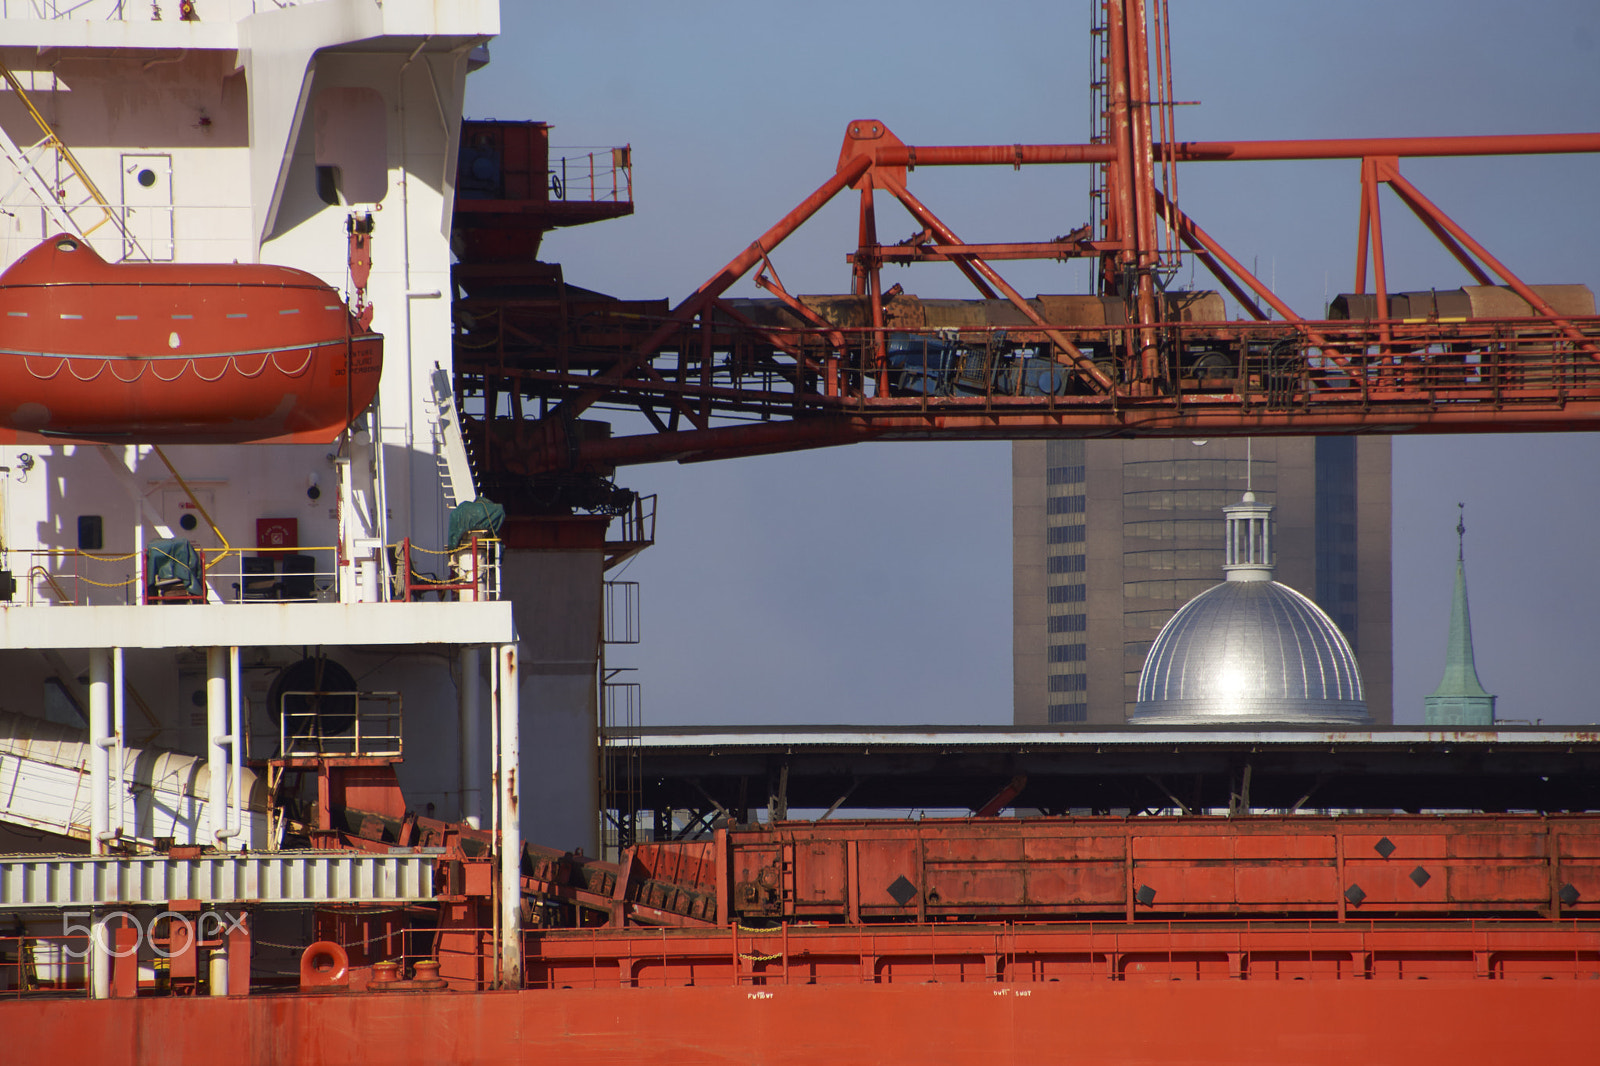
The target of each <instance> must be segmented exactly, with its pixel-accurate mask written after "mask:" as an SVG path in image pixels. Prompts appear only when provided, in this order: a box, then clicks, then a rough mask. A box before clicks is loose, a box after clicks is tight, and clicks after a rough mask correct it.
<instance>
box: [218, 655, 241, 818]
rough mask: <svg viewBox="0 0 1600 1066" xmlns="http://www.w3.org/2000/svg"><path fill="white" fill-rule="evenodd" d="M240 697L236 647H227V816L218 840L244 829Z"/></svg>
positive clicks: (225, 815) (225, 738)
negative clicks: (241, 782) (241, 801)
mask: <svg viewBox="0 0 1600 1066" xmlns="http://www.w3.org/2000/svg"><path fill="white" fill-rule="evenodd" d="M242 698H243V696H242V694H241V693H240V691H239V649H238V647H230V648H229V649H228V733H227V735H226V736H224V737H220V738H218V739H220V740H221V741H222V742H223V743H224V744H226V745H227V748H228V761H229V763H230V766H229V770H228V794H229V806H230V807H231V809H232V810H231V815H229V814H226V813H225V814H224V817H223V819H222V822H223V829H222V832H220V833H218V834H217V839H218V840H230V839H232V838H233V837H236V836H238V835H239V834H240V833H242V832H244V818H243V816H242V813H241V811H240V809H239V793H240V790H241V786H240V770H241V768H242V765H243V764H242V761H241V758H240V749H241V747H242V745H241V744H240V743H239V738H240V737H241V736H242V735H243V734H242V733H241V732H240V730H239V718H240V714H239V705H240V700H241V699H242Z"/></svg>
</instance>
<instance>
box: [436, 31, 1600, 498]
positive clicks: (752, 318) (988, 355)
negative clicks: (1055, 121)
mask: <svg viewBox="0 0 1600 1066" xmlns="http://www.w3.org/2000/svg"><path fill="white" fill-rule="evenodd" d="M1152 2H1153V8H1151V9H1150V10H1149V11H1147V9H1146V3H1145V0H1111V2H1107V3H1105V4H1104V5H1103V6H1102V7H1101V9H1100V10H1101V13H1102V15H1103V18H1102V20H1101V23H1100V24H1099V25H1097V26H1096V27H1095V32H1096V40H1097V41H1099V42H1101V46H1102V47H1101V54H1100V63H1101V74H1100V76H1099V78H1098V80H1097V81H1096V94H1097V102H1098V106H1097V110H1098V112H1099V114H1100V116H1101V119H1102V121H1101V123H1100V124H1099V128H1098V129H1097V130H1096V136H1095V138H1094V139H1093V140H1092V141H1091V142H1090V143H1087V144H1055V145H1020V144H1018V145H965V146H949V145H945V146H922V145H907V144H905V143H904V142H902V141H901V140H900V139H899V138H898V137H896V136H895V135H894V134H893V132H891V131H890V130H889V129H888V128H887V127H886V126H885V125H884V124H883V123H882V122H878V121H875V120H861V121H857V122H852V123H850V125H849V127H848V128H847V130H846V133H845V138H844V143H843V147H842V149H841V151H840V155H839V159H838V162H837V164H836V167H835V169H834V172H833V174H832V175H831V176H830V177H828V178H827V180H825V181H824V182H823V183H822V184H821V185H820V186H819V187H818V188H817V189H816V191H815V192H813V193H812V194H811V195H810V196H808V197H807V198H806V199H805V200H803V201H802V202H801V203H800V204H798V205H796V206H795V207H794V209H793V210H791V211H789V212H788V213H787V214H785V215H784V216H783V217H782V218H781V219H779V220H778V222H777V223H775V224H774V225H773V226H772V227H771V228H769V229H768V230H767V231H766V232H765V233H764V234H762V235H761V236H760V237H758V238H757V239H756V240H754V241H753V242H751V243H750V244H749V245H748V246H747V247H746V248H745V249H744V251H742V252H741V253H740V254H739V255H737V256H735V257H734V258H733V259H732V260H731V261H730V262H729V263H728V264H727V265H726V266H724V267H723V268H722V269H721V270H719V271H717V272H716V273H715V274H713V275H712V276H711V277H710V278H708V279H707V280H706V281H705V282H704V283H703V284H702V285H701V286H700V287H699V288H698V289H697V290H696V291H695V292H694V293H693V294H692V295H690V296H689V297H688V298H687V299H685V300H684V301H683V302H682V303H680V304H679V305H678V306H677V307H674V308H672V309H670V310H668V309H667V308H666V306H665V303H664V302H631V303H624V302H622V301H615V300H609V299H606V298H602V297H598V296H596V295H595V294H571V293H569V294H567V295H566V296H565V297H564V298H563V299H562V300H561V301H560V302H559V303H560V306H559V307H554V306H551V305H549V304H536V303H535V302H532V301H527V300H512V299H506V298H503V297H498V296H487V297H483V298H472V299H467V300H464V301H460V302H459V304H458V309H459V311H460V317H458V324H459V325H460V344H459V346H458V349H457V355H456V368H457V387H458V390H459V391H460V393H461V394H462V395H463V396H464V397H466V398H467V409H468V410H469V411H471V410H473V409H474V408H476V409H477V410H478V411H480V412H499V414H498V415H497V416H496V417H494V418H490V419H487V420H486V421H487V422H491V423H493V425H492V429H491V428H489V427H487V426H484V427H480V429H479V432H478V434H477V443H478V445H479V451H480V469H482V470H484V471H485V474H486V476H487V477H488V479H489V480H490V482H491V483H492V482H495V481H497V480H499V481H501V482H502V483H505V484H508V485H509V484H513V483H519V482H520V483H526V479H527V478H529V477H530V476H532V477H535V478H545V479H547V478H551V477H555V478H560V477H563V476H568V475H571V474H601V475H606V474H609V472H610V471H611V470H612V469H614V468H615V467H616V466H619V465H626V464H632V463H642V462H654V461H662V460H671V459H677V460H683V459H711V458H727V457H734V456H740V455H749V454H759V453H766V452H779V451H789V450H795V449H800V448H811V447H822V446H828V445H835V444H844V443H850V442H854V441H863V440H873V439H907V438H922V439H997V438H998V439H1006V438H1022V437H1040V436H1061V435H1084V434H1093V435H1096V436H1145V435H1156V436H1162V435H1165V436H1208V437H1209V436H1225V435H1237V434H1258V435H1259V434H1268V433H1297V434H1304V433H1316V432H1322V431H1333V430H1337V431H1341V432H1375V433H1395V432H1462V431H1468V430H1503V431H1530V430H1557V429H1559V430H1578V429H1595V428H1600V319H1597V318H1596V316H1595V313H1594V312H1595V308H1594V299H1593V295H1592V294H1591V293H1589V292H1588V290H1587V289H1584V288H1582V287H1581V286H1530V285H1529V284H1527V283H1526V282H1524V281H1523V279H1522V278H1521V277H1519V276H1518V275H1517V273H1515V272H1514V271H1513V270H1512V268H1511V267H1510V266H1508V265H1507V264H1506V263H1504V262H1502V261H1501V260H1500V259H1498V258H1496V257H1495V256H1494V254H1493V253H1492V252H1491V251H1490V250H1489V249H1488V248H1486V247H1484V246H1483V245H1482V244H1481V243H1479V242H1478V241H1477V240H1475V239H1474V238H1473V237H1472V236H1471V235H1470V234H1469V233H1468V232H1467V231H1466V229H1465V228H1464V227H1463V226H1462V225H1461V224H1460V223H1459V222H1458V221H1456V220H1455V219H1453V218H1451V217H1450V216H1448V215H1447V214H1445V213H1444V211H1442V210H1441V209H1440V208H1439V207H1438V206H1437V205H1436V204H1434V203H1433V202H1432V201H1431V200H1429V199H1428V197H1427V196H1426V195H1425V194H1424V193H1423V192H1422V191H1421V190H1420V189H1418V188H1417V187H1416V186H1415V185H1414V184H1412V183H1411V182H1410V181H1409V180H1407V179H1406V178H1405V177H1404V176H1403V174H1402V160H1405V159H1409V158H1417V157H1423V156H1473V155H1516V154H1545V153H1576V152H1595V151H1600V133H1574V134H1560V135H1509V136H1477V137H1418V138H1374V139H1347V140H1311V141H1253V142H1251V141H1246V142H1183V141H1178V140H1176V138H1175V136H1174V134H1173V130H1174V120H1173V116H1174V109H1175V106H1176V104H1177V101H1175V100H1173V98H1172V88H1171V84H1172V74H1171V59H1170V43H1169V40H1168V33H1167V29H1166V25H1167V19H1166V0H1152ZM1147 27H1148V30H1147ZM1313 159H1359V160H1361V164H1362V165H1361V198H1360V204H1361V206H1360V211H1359V217H1358V219H1357V241H1356V244H1357V249H1358V254H1357V257H1356V269H1355V284H1354V289H1353V291H1352V292H1351V293H1349V294H1347V295H1345V296H1343V297H1341V298H1339V299H1337V300H1335V301H1334V305H1333V309H1332V311H1331V312H1330V313H1329V318H1328V319H1325V320H1312V319H1307V318H1304V317H1302V316H1300V315H1299V314H1297V313H1296V312H1295V311H1294V310H1293V309H1292V308H1291V307H1289V306H1288V304H1286V303H1285V302H1284V301H1283V300H1282V299H1280V298H1279V297H1278V296H1277V295H1275V294H1274V293H1273V292H1272V290H1271V288H1270V287H1269V286H1268V285H1267V284H1265V283H1264V282H1263V281H1262V280H1261V279H1260V278H1257V277H1256V276H1254V274H1252V273H1251V271H1250V270H1248V269H1246V267H1245V266H1244V265H1243V263H1242V262H1241V261H1240V259H1239V258H1237V257H1236V256H1234V255H1232V254H1230V253H1229V251H1228V250H1227V249H1226V248H1224V247H1223V246H1222V245H1221V244H1220V243H1219V242H1218V241H1217V240H1216V239H1215V238H1214V237H1213V236H1212V235H1211V234H1209V233H1208V232H1207V231H1206V230H1205V228H1204V227H1203V225H1202V224H1201V222H1200V221H1199V220H1198V219H1196V218H1195V217H1193V216H1191V215H1190V214H1188V213H1186V212H1185V211H1184V210H1183V209H1181V208H1180V207H1179V206H1178V202H1177V199H1178V198H1177V194H1176V183H1177V175H1178V171H1179V169H1180V168H1179V166H1178V164H1193V163H1200V162H1243V161H1260V160H1313ZM1042 165H1078V166H1091V167H1094V168H1096V194H1095V195H1096V203H1097V208H1096V212H1095V215H1096V217H1095V218H1094V219H1093V220H1092V221H1091V223H1090V224H1089V225H1087V226H1084V227H1081V228H1080V229H1078V230H1077V231H1074V232H1072V233H1069V234H1066V235H1064V236H1059V237H1056V238H1054V239H1049V240H1041V241H1035V242H1022V243H1004V244H999V243H981V242H970V241H968V240H964V239H963V238H962V237H961V236H958V235H957V234H956V233H955V232H954V231H953V230H952V229H951V228H950V227H949V226H948V225H946V224H945V222H944V221H943V220H942V219H941V218H940V216H939V215H938V214H937V213H936V211H935V210H934V209H933V208H932V207H931V206H929V205H927V204H925V203H923V202H922V201H921V200H919V199H918V198H917V197H916V196H915V195H914V194H913V193H912V192H911V190H910V188H909V181H908V178H909V175H910V173H911V172H912V171H914V170H915V169H916V168H917V167H929V166H1005V167H1011V168H1021V167H1023V166H1042ZM1384 186H1387V187H1388V188H1389V189H1390V190H1391V191H1392V192H1393V193H1394V194H1395V197H1396V198H1397V199H1398V200H1399V202H1400V203H1401V204H1403V205H1404V206H1405V207H1406V208H1407V209H1408V210H1409V211H1410V212H1411V213H1413V214H1414V215H1416V217H1417V218H1418V219H1420V220H1421V222H1422V223H1423V225H1424V226H1425V227H1426V228H1427V230H1428V231H1429V232H1431V233H1432V234H1433V235H1434V237H1435V238H1437V239H1438V240H1439V241H1440V242H1441V244H1442V245H1443V246H1444V247H1445V248H1446V249H1447V250H1448V251H1449V252H1450V253H1451V254H1452V255H1453V256H1454V257H1455V258H1456V259H1457V260H1458V261H1459V262H1460V263H1461V265H1462V266H1463V267H1464V268H1465V269H1466V271H1467V272H1468V274H1469V275H1470V276H1471V278H1472V279H1473V281H1474V282H1475V284H1474V285H1471V286H1467V287H1464V288H1462V289H1457V290H1448V291H1445V292H1430V293H1391V292H1389V291H1388V290H1387V288H1386V283H1387V278H1386V271H1385V265H1384V246H1383V222H1382V213H1381V210H1380V197H1379V193H1380V191H1381V189H1382V187H1384ZM847 190H851V191H855V192H856V193H857V194H858V196H859V203H860V208H859V220H860V221H859V230H858V234H857V240H856V247H855V249H854V251H853V252H851V253H849V255H848V256H847V259H848V261H849V263H850V265H851V269H852V279H853V283H852V291H851V292H850V293H848V294H842V295H839V296H833V297H805V298H801V297H797V296H795V295H792V294H790V293H789V292H788V291H787V290H786V289H785V288H784V286H783V284H782V282H781V280H780V278H779V276H778V272H777V270H776V269H775V267H774V265H773V261H772V256H773V253H774V252H775V250H776V249H777V248H778V247H779V245H781V244H782V242H783V241H784V240H785V239H786V238H787V237H789V236H790V235H791V234H793V233H794V232H795V231H796V230H797V229H799V228H800V227H801V226H802V225H804V224H805V223H806V222H807V221H808V220H809V219H811V218H812V217H813V216H814V215H815V214H816V213H817V211H818V210H819V209H820V208H821V207H822V206H823V205H824V204H826V203H828V202H829V201H830V200H832V199H834V198H835V197H837V196H839V195H841V194H843V193H845V192H846V191H847ZM880 192H882V193H885V194H887V196H888V197H889V198H892V199H893V200H894V201H896V202H898V203H899V204H900V205H901V206H902V207H903V208H904V209H905V210H906V211H907V213H908V214H909V215H910V216H911V219H912V221H913V224H914V225H916V226H917V227H918V229H917V231H916V232H915V233H914V234H913V235H912V236H911V237H909V238H907V239H905V240H901V241H899V242H898V243H887V244H886V243H884V242H883V241H882V240H880V238H879V235H878V231H879V222H878V217H877V209H878V206H879V202H880V199H881V198H880V197H878V196H877V194H878V193H880ZM1185 256H1191V257H1193V259H1194V260H1195V261H1197V262H1198V263H1199V264H1201V265H1203V266H1204V267H1205V268H1206V269H1207V270H1208V271H1210V273H1211V274H1212V276H1213V277H1214V278H1215V283H1216V286H1217V289H1218V290H1220V292H1218V291H1200V292H1179V291H1174V290H1173V289H1172V288H1171V286H1170V284H1169V283H1170V282H1171V280H1172V279H1173V278H1174V277H1175V275H1176V273H1177V267H1178V264H1179V263H1180V262H1181V261H1182V258H1183V257H1185ZM1027 258H1032V259H1053V260H1067V259H1072V258H1086V259H1090V260H1093V261H1094V263H1095V265H1096V270H1095V278H1096V286H1095V288H1096V291H1095V292H1094V293H1090V294H1083V295H1063V296H1039V297H1036V298H1033V299H1026V298H1024V297H1023V296H1022V295H1021V294H1020V293H1019V292H1018V291H1017V290H1016V289H1015V288H1013V287H1012V286H1011V285H1010V284H1008V283H1007V282H1006V280H1005V278H1004V277H1003V275H1002V274H1001V272H1000V271H999V270H998V269H997V268H996V266H995V264H996V263H999V262H1003V261H1006V260H1015V259H1027ZM915 262H949V263H952V264H954V265H955V266H956V267H957V268H958V269H959V270H960V271H961V272H962V273H963V274H964V275H965V276H966V277H967V278H968V279H969V280H970V281H971V283H972V285H973V287H974V289H975V290H976V297H977V298H976V299H975V300H973V301H970V302H968V303H966V304H960V305H958V304H954V303H953V302H951V301H937V302H933V301H923V300H919V299H918V298H916V297H915V296H913V295H909V294H907V293H905V292H903V291H902V289H901V286H899V285H894V286H890V287H887V288H886V287H885V285H884V283H883V281H882V277H881V268H882V267H883V265H884V264H889V263H892V264H908V263H915ZM752 273H753V274H754V280H755V282H756V284H757V285H759V286H761V287H762V288H764V289H765V290H767V291H768V292H769V293H770V294H771V298H770V299H763V300H748V299H732V298H729V297H728V296H727V293H728V292H729V290H730V289H731V288H732V286H733V285H734V284H735V283H737V282H738V281H739V280H740V279H742V278H745V277H746V276H749V275H751V274H752ZM1221 293H1226V294H1227V296H1228V297H1231V299H1232V300H1233V301H1234V303H1235V304H1236V305H1237V308H1238V309H1239V313H1240V315H1241V316H1242V317H1238V318H1235V319H1234V320H1229V319H1228V317H1227V311H1226V305H1225V302H1224V299H1223V297H1222V295H1221ZM596 407H611V408H623V409H637V410H639V411H642V412H643V413H644V414H645V415H646V416H647V417H648V418H649V419H650V421H651V423H652V427H653V430H654V431H653V432H649V433H644V434H638V435H631V436H623V437H615V438H613V437H611V436H610V433H609V427H600V426H595V425H593V424H591V423H588V422H586V421H583V419H584V418H585V416H587V415H588V414H589V412H590V410H591V408H596ZM506 494H507V495H511V496H515V494H516V492H515V490H514V489H511V490H509V491H508V492H507V493H506Z"/></svg>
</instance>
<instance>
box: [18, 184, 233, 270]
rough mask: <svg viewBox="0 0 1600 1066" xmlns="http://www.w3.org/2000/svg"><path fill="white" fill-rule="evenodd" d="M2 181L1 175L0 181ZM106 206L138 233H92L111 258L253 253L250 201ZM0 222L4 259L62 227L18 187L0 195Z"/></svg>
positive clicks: (194, 258) (193, 258) (92, 241)
mask: <svg viewBox="0 0 1600 1066" xmlns="http://www.w3.org/2000/svg"><path fill="white" fill-rule="evenodd" d="M8 169H9V168H8ZM3 185H4V181H3V180H0V187H3ZM107 206H108V208H109V209H110V210H111V211H113V212H116V213H117V215H118V217H119V218H121V219H123V220H124V224H125V227H126V228H128V229H129V231H130V232H131V233H132V234H133V235H134V237H135V238H137V244H136V245H131V244H130V242H129V241H127V240H126V239H125V238H124V237H123V235H122V233H120V232H118V230H117V228H116V227H114V226H101V227H99V228H98V229H96V230H95V231H94V232H93V233H91V234H89V235H88V237H87V238H86V239H87V240H88V242H89V246H90V247H91V248H93V249H94V250H95V254H97V255H99V256H100V257H101V258H102V259H104V260H106V261H107V262H108V263H116V262H121V261H127V262H145V261H154V262H174V261H175V262H181V263H229V262H235V261H237V262H241V263H248V262H252V261H253V260H254V258H255V246H254V244H253V242H252V240H251V237H250V226H251V209H250V206H249V205H248V204H225V205H224V204H173V205H172V206H171V207H167V206H165V205H162V206H156V207H152V206H150V205H147V204H139V205H134V206H132V207H130V206H128V205H126V204H121V203H115V202H113V203H109V204H108V205H107ZM72 210H80V205H72ZM95 210H96V211H98V210H99V208H98V207H96V208H95ZM84 217H85V218H87V217H88V216H84ZM0 222H3V223H4V224H3V225H0V263H11V262H14V261H15V260H16V259H17V257H18V256H20V255H22V254H23V253H24V252H27V251H28V250H30V249H31V248H33V247H34V246H35V245H37V244H39V242H41V241H43V240H44V239H45V238H46V237H51V236H54V235H55V234H56V232H57V231H58V230H59V229H60V227H59V226H57V225H55V224H54V223H53V222H52V221H51V219H50V217H49V215H48V213H47V212H46V211H45V209H44V207H43V206H42V205H40V203H39V202H38V201H37V200H36V199H34V198H33V197H32V196H30V195H28V194H27V193H26V191H24V190H22V189H20V188H19V189H15V190H13V191H12V192H11V193H10V195H8V196H6V197H5V198H4V199H0ZM230 234H236V236H230Z"/></svg>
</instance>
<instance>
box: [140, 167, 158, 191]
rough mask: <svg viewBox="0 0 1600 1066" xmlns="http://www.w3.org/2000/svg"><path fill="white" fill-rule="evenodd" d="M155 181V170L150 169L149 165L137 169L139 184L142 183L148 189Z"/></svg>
mask: <svg viewBox="0 0 1600 1066" xmlns="http://www.w3.org/2000/svg"><path fill="white" fill-rule="evenodd" d="M155 183H156V172H155V171H153V170H151V169H150V168H149V167H145V168H144V169H143V170H141V171H139V184H140V185H143V186H144V187H145V188H147V189H148V188H149V187H150V186H152V185H154V184H155Z"/></svg>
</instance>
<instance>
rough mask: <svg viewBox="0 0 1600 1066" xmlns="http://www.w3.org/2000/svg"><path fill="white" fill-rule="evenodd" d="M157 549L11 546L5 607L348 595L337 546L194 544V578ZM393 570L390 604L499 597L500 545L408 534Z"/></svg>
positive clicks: (2, 569)
mask: <svg viewBox="0 0 1600 1066" xmlns="http://www.w3.org/2000/svg"><path fill="white" fill-rule="evenodd" d="M153 554H154V555H157V556H159V555H160V550H159V549H153V548H146V549H144V550H143V551H137V552H115V551H89V550H84V549H77V548H41V549H34V550H16V549H13V550H12V551H10V552H8V553H6V559H8V560H9V565H8V564H7V562H6V561H5V560H0V608H3V607H13V606H27V607H82V606H127V605H143V606H154V605H181V604H189V603H212V604H219V603H220V604H230V603H231V604H250V603H274V602H290V603H337V602H339V601H340V588H339V572H338V558H339V551H338V549H337V548H335V547H332V546H328V547H278V548H248V549H242V550H241V549H237V548H206V547H199V546H195V558H196V560H197V563H196V567H195V570H196V574H195V578H196V580H194V581H189V580H184V579H182V578H181V577H176V576H174V575H173V574H171V573H170V572H169V573H165V574H160V573H158V570H159V567H156V566H152V565H151V557H152V555H153ZM158 561H159V559H158ZM389 570H390V582H389V587H388V589H386V590H384V589H378V590H374V591H377V592H387V593H388V594H387V595H383V596H382V597H381V598H382V599H385V600H388V601H390V602H396V603H414V602H418V601H421V600H425V599H429V598H433V599H438V600H467V601H472V602H488V601H494V600H498V599H500V542H499V540H497V539H496V538H494V537H490V536H486V535H483V534H477V533H475V534H473V535H472V536H471V537H469V538H468V540H467V541H465V542H464V543H463V544H462V545H461V546H459V547H457V548H455V549H453V550H438V549H430V548H424V547H422V546H420V545H417V544H414V543H413V542H412V541H411V540H410V539H409V538H407V539H405V540H402V541H401V542H400V543H399V544H396V545H393V546H392V547H391V548H390V549H389ZM367 598H370V596H369V597H367Z"/></svg>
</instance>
